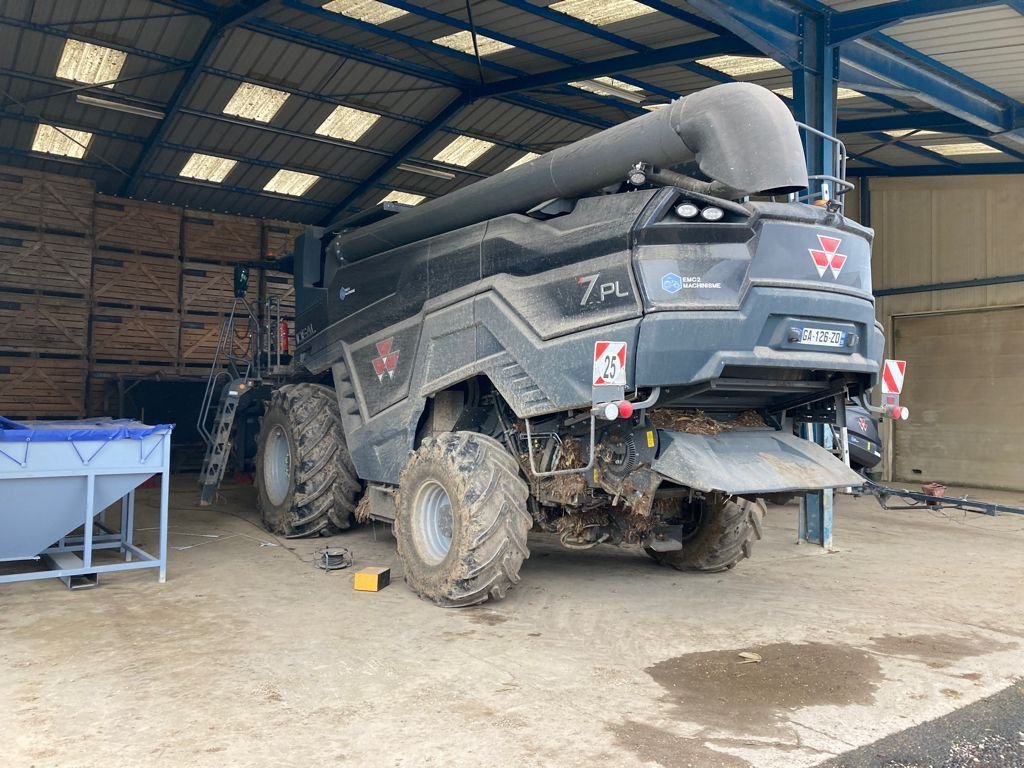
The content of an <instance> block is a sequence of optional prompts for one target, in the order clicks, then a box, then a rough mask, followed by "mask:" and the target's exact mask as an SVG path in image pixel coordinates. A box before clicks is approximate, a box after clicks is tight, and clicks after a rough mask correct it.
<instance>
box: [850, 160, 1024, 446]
mask: <svg viewBox="0 0 1024 768" xmlns="http://www.w3.org/2000/svg"><path fill="white" fill-rule="evenodd" d="M870 185H871V191H870V195H871V215H872V221H871V224H872V226H874V228H875V231H876V240H875V248H874V255H873V268H872V273H873V280H874V287H875V289H876V290H885V289H887V288H906V287H913V286H921V285H927V284H932V283H945V282H955V281H961V280H973V279H984V278H991V277H1000V276H1006V275H1019V274H1022V273H1024V216H1021V214H1020V211H1021V210H1024V177H1022V176H961V177H936V178H907V179H886V178H873V179H871V182H870ZM1013 306H1024V283H1021V282H1017V283H1006V284H1000V285H990V286H979V287H968V288H957V289H952V290H942V291H926V292H917V293H908V294H901V295H896V296H884V297H880V298H879V299H878V301H877V305H876V312H877V317H878V319H879V321H880V322H881V323H882V324H883V326H884V327H885V331H886V354H887V355H888V356H892V355H893V354H899V350H898V349H895V345H894V343H893V340H894V325H895V322H894V318H897V317H905V316H908V315H922V314H942V313H948V312H964V311H966V312H968V313H972V314H973V313H974V311H983V310H987V309H992V308H998V307H1013ZM907 327H910V326H908V325H904V328H907ZM911 348H913V347H911ZM894 349H895V352H894ZM904 349H906V346H905V347H904ZM935 353H936V354H938V355H942V354H943V350H942V349H941V348H937V349H936V350H935ZM912 362H913V361H908V363H910V364H909V366H908V370H907V380H908V381H910V380H911V379H912V378H913V377H914V375H915V369H914V366H913V364H912ZM960 363H962V361H960ZM947 364H948V365H951V366H955V365H957V364H958V361H957V360H949V361H947ZM966 394H967V393H964V395H966ZM904 404H905V405H907V406H908V407H909V408H910V411H911V421H914V414H915V411H914V403H913V402H911V401H910V400H907V401H905V403H904ZM904 427H906V425H899V424H898V425H895V426H893V425H892V424H891V423H890V424H889V425H888V427H887V429H888V430H890V432H889V434H890V439H888V440H887V441H886V445H887V449H888V454H889V455H887V457H886V463H887V466H892V464H891V462H892V455H891V453H892V451H891V447H892V445H893V440H892V439H891V437H892V430H896V431H898V430H900V429H902V428H904ZM898 444H899V441H898V440H897V445H898Z"/></svg>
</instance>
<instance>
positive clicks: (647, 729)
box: [609, 720, 750, 768]
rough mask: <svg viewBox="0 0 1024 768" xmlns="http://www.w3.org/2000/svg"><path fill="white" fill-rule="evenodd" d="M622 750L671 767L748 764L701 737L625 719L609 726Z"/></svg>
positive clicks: (741, 766)
mask: <svg viewBox="0 0 1024 768" xmlns="http://www.w3.org/2000/svg"><path fill="white" fill-rule="evenodd" d="M609 730H611V732H612V733H613V734H614V735H615V738H616V739H617V740H618V742H619V744H621V745H622V746H623V747H625V748H626V749H629V750H630V751H631V752H634V753H635V754H636V756H637V757H639V758H640V759H641V760H644V761H649V762H654V763H657V764H658V765H663V766H672V767H673V768H749V766H750V763H748V762H747V761H746V760H743V759H741V758H739V757H734V756H733V755H729V754H726V753H725V752H719V751H717V750H715V749H712V748H710V747H708V746H706V745H705V739H704V738H703V737H702V736H697V737H694V738H685V737H682V736H677V735H676V734H674V733H672V732H671V731H667V730H665V729H664V728H657V727H655V726H653V725H648V724H647V723H641V722H639V721H637V720H626V721H624V722H622V723H617V724H615V725H612V726H610V728H609Z"/></svg>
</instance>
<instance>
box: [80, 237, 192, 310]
mask: <svg viewBox="0 0 1024 768" xmlns="http://www.w3.org/2000/svg"><path fill="white" fill-rule="evenodd" d="M92 274H93V292H92V297H93V301H94V302H95V303H96V304H97V305H99V306H132V307H146V308H155V309H164V310H169V311H174V312H177V311H178V302H179V297H178V281H179V280H180V279H181V262H180V261H178V259H177V258H172V257H161V256H145V255H136V254H121V253H111V252H109V251H103V250H97V252H96V255H95V256H94V257H93V262H92Z"/></svg>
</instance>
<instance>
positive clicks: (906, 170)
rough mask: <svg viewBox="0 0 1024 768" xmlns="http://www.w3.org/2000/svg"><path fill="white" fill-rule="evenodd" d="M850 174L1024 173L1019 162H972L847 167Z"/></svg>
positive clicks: (947, 174)
mask: <svg viewBox="0 0 1024 768" xmlns="http://www.w3.org/2000/svg"><path fill="white" fill-rule="evenodd" d="M847 173H848V174H849V175H850V176H992V175H1005V174H1024V162H1020V163H1012V162H1008V163H972V164H971V165H961V166H958V167H956V168H953V167H950V166H946V165H892V166H889V167H888V168H848V169H847Z"/></svg>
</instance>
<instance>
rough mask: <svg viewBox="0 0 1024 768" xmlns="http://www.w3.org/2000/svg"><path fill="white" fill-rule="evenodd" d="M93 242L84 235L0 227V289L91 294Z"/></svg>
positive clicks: (80, 295) (82, 295) (80, 294)
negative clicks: (72, 235) (66, 234)
mask: <svg viewBox="0 0 1024 768" xmlns="http://www.w3.org/2000/svg"><path fill="white" fill-rule="evenodd" d="M91 271H92V243H91V242H90V241H89V240H88V239H87V238H85V237H69V236H64V235H54V234H49V233H40V232H26V231H23V230H14V229H2V228H0V289H5V288H7V289H10V288H16V289H25V290H30V291H36V290H44V291H50V292H65V293H68V294H73V295H75V296H79V297H84V296H88V295H89V283H90V279H91Z"/></svg>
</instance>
